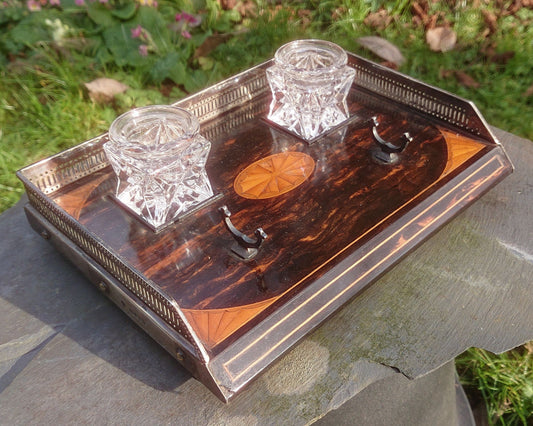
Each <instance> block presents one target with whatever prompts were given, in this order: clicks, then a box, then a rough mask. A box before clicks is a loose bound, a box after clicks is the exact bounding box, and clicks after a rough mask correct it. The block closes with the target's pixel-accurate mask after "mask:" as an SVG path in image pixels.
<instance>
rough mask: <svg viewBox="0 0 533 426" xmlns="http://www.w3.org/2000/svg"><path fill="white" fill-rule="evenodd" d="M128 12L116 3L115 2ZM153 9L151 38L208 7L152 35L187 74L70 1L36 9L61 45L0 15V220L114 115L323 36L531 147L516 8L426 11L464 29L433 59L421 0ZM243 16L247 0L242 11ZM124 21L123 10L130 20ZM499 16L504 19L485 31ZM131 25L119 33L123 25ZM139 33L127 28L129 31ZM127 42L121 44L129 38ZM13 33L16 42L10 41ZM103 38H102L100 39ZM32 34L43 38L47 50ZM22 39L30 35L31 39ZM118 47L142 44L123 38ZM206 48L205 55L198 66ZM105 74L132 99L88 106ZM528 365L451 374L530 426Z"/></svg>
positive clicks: (522, 14)
mask: <svg viewBox="0 0 533 426" xmlns="http://www.w3.org/2000/svg"><path fill="white" fill-rule="evenodd" d="M126 3H127V1H126V0H124V1H122V2H118V0H117V2H115V3H113V2H112V1H111V3H110V4H118V5H120V4H126ZM159 3H160V5H159V13H160V15H161V16H156V15H154V13H153V11H152V10H150V9H148V8H144V9H143V10H145V12H146V16H145V17H144V18H143V20H141V21H139V22H142V24H143V25H144V26H146V28H150V27H149V26H150V25H151V24H153V25H156V23H157V22H160V21H158V19H160V18H161V19H166V21H165V22H167V23H168V26H175V25H176V23H175V20H174V14H175V13H176V12H177V11H180V10H182V9H183V10H187V11H188V12H190V13H196V12H197V10H196V9H195V5H200V7H201V8H203V9H204V10H206V13H205V15H204V20H203V21H202V24H201V26H199V27H194V28H192V27H191V28H188V30H190V32H191V34H192V37H191V39H187V40H185V39H180V38H179V37H178V36H179V34H178V33H176V34H174V33H172V34H169V33H167V32H165V31H163V30H162V29H161V28H162V27H161V25H158V26H157V28H158V30H157V32H154V37H155V36H157V37H159V38H158V39H156V45H155V46H154V49H159V50H158V52H159V53H161V54H163V53H162V52H163V51H165V52H166V54H168V55H174V56H172V58H183V60H182V59H180V61H182V62H180V64H182V65H183V67H185V70H186V72H185V73H184V72H180V70H181V71H183V70H182V69H181V68H169V67H168V61H167V62H165V61H160V62H153V61H156V59H157V58H156V57H155V55H152V56H154V57H153V58H152V62H151V63H150V64H149V65H150V67H149V68H147V66H146V65H145V64H144V62H142V61H138V58H136V56H135V55H133V56H131V57H130V58H129V59H128V61H129V62H128V61H126V60H125V59H124V58H121V57H113V52H114V51H117V49H115V48H116V46H112V47H113V48H109V49H107V48H106V46H105V43H106V40H109V39H111V38H112V37H111V35H113V32H112V30H113V27H112V25H113V23H115V24H116V22H118V21H117V20H116V19H115V18H110V17H109V14H108V15H105V16H104V18H105V19H107V20H106V21H105V22H108V23H109V27H108V28H106V29H102V28H101V26H98V25H96V24H95V22H89V21H87V16H86V15H84V13H83V12H82V11H80V9H76V6H75V4H74V1H73V0H62V4H64V5H65V6H64V7H65V9H64V10H59V9H57V8H48V9H46V11H43V12H36V13H43V14H44V13H45V12H46V14H47V15H46V16H48V17H49V18H50V19H52V18H53V19H55V18H57V19H60V20H62V22H63V21H64V22H66V23H68V28H67V30H66V31H67V33H68V37H67V38H65V39H64V40H63V39H59V40H57V39H53V37H52V36H49V37H48V38H46V34H50V31H48V33H47V27H46V25H45V24H43V23H42V22H40V23H39V20H38V18H39V16H40V15H32V19H33V21H32V25H34V26H35V28H36V31H35V32H32V33H31V37H30V35H27V32H24V31H21V30H20V28H19V29H18V30H16V28H17V25H16V24H17V22H20V21H17V19H19V20H20V16H23V15H24V14H25V15H24V16H29V15H28V12H27V11H26V10H25V6H21V7H18V6H17V7H18V8H17V7H14V8H11V9H10V12H9V14H8V13H7V12H6V10H7V9H6V8H5V7H6V6H5V4H7V5H8V6H9V5H11V6H12V5H16V4H17V2H16V1H15V0H9V1H7V2H5V3H4V6H2V5H0V212H1V211H3V210H5V209H7V208H9V207H10V206H12V205H14V204H15V203H16V202H17V201H18V199H19V198H20V196H21V194H22V192H23V189H22V186H21V184H20V183H19V182H18V180H17V179H16V177H15V174H14V173H15V171H16V170H17V169H19V168H21V167H23V166H25V165H27V164H30V163H32V162H34V161H36V160H39V159H41V158H44V157H47V156H49V155H51V154H55V153H57V152H59V151H61V150H63V149H65V148H68V147H70V146H73V145H76V144H78V143H80V142H81V141H83V140H86V139H88V138H91V137H94V136H96V135H98V134H100V133H102V132H104V131H106V130H107V128H108V127H109V125H110V123H111V122H112V121H113V119H114V118H115V117H116V116H117V115H118V114H120V113H122V112H124V111H126V110H127V109H129V108H131V107H133V106H142V105H147V104H156V103H164V104H166V103H171V102H174V101H176V100H178V99H179V98H180V97H182V96H184V95H186V94H187V92H192V91H195V90H198V89H200V88H201V87H203V86H207V85H210V84H212V83H214V82H216V81H218V80H220V79H222V78H224V77H227V76H230V75H232V74H234V73H236V72H239V71H241V70H243V69H246V68H248V67H250V66H252V65H254V64H256V63H259V62H261V61H263V60H265V59H267V58H270V57H271V56H272V55H273V54H274V52H275V50H276V48H277V47H279V46H280V45H281V44H283V43H284V42H286V41H289V40H291V39H296V38H301V37H316V38H325V39H329V40H331V41H334V42H336V43H338V44H340V45H342V46H343V47H344V48H346V49H348V50H350V51H353V52H354V53H357V54H360V55H362V56H365V57H367V58H369V59H372V60H375V61H378V62H379V61H380V60H381V59H380V58H379V57H377V56H375V55H374V54H373V53H372V52H370V51H368V50H365V49H364V48H362V47H361V46H360V45H359V43H358V42H357V38H359V37H361V36H366V35H377V36H381V37H382V38H384V39H386V40H388V41H390V42H392V43H394V44H395V45H396V46H398V48H399V49H400V50H401V51H402V53H403V55H404V57H405V63H404V64H403V65H402V66H401V67H400V68H399V70H400V71H401V72H403V73H406V74H408V75H411V76H413V77H415V78H418V79H420V80H423V81H425V82H427V83H429V84H432V85H435V86H438V87H441V88H443V89H445V90H448V91H450V92H453V93H456V94H458V95H460V96H462V97H464V98H467V99H470V100H472V101H474V102H475V103H476V105H477V106H478V108H479V109H480V110H481V112H482V113H483V115H484V116H485V118H486V119H487V121H488V122H489V123H491V124H492V125H495V126H497V127H500V128H502V129H504V130H507V131H509V132H512V133H515V134H517V135H519V136H522V137H525V138H528V139H533V120H530V119H527V118H528V117H533V95H532V94H531V93H530V91H528V89H530V87H531V86H532V85H533V77H532V75H531V70H532V69H533V25H532V23H533V10H532V9H531V8H526V7H522V8H518V9H517V10H514V9H513V5H517V4H520V2H517V1H514V2H511V1H505V0H501V1H498V2H488V1H483V0H481V1H479V2H477V3H479V4H480V5H481V8H478V7H473V5H474V4H475V3H476V2H460V1H457V2H455V1H447V2H425V1H418V2H417V4H418V5H422V6H424V7H425V12H424V13H426V15H427V17H429V18H431V19H434V20H435V23H436V24H437V25H448V26H450V27H452V28H453V29H454V31H455V32H456V34H457V37H458V42H457V44H456V46H455V48H454V49H453V50H451V51H449V52H446V53H442V52H433V51H431V50H430V49H429V48H428V46H427V43H426V41H425V32H426V28H427V27H428V23H427V22H426V23H425V24H424V22H420V15H417V13H415V10H414V7H413V6H414V2H412V1H408V0H396V1H383V0H381V1H380V0H365V1H359V2H352V1H348V0H346V1H344V0H322V1H319V0H302V1H298V2H286V3H281V4H279V3H278V4H275V3H272V2H262V1H261V0H257V2H256V3H254V5H255V7H254V8H251V10H249V11H248V12H247V13H243V14H241V16H237V15H236V14H235V13H234V12H235V11H225V10H223V9H222V8H221V7H220V5H219V3H218V2H217V1H215V0H204V1H200V0H198V1H194V2H193V1H192V0H191V1H188V0H181V1H177V2H176V1H167V0H161V1H160V2H159ZM18 4H19V5H23V4H24V3H22V2H18ZM238 5H241V6H243V5H248V6H250V3H247V2H242V1H241V2H238ZM97 6H98V5H95V4H93V6H91V7H93V9H94V10H92V12H91V13H93V14H100V15H98V16H100V17H101V16H102V15H101V14H102V13H108V12H109V10H108V9H105V7H100V6H98V7H97ZM117 7H118V6H117ZM2 8H4V9H2ZM127 11H128V10H127V9H126V8H122V9H121V13H123V14H126V12H127ZM373 13H381V14H382V16H383V17H384V19H385V20H386V21H387V23H386V25H381V26H380V25H377V26H376V25H375V26H372V24H370V23H369V22H368V21H365V19H367V18H368V17H369V16H370V15H371V14H373ZM10 14H11V15H10ZM17 14H18V15H17ZM242 15H243V16H242ZM43 16H44V15H43ZM124 16H125V15H124ZM417 16H418V20H417ZM492 17H495V18H496V20H495V21H491V18H492ZM43 19H44V18H43ZM135 19H136V18H135ZM124 22H125V23H124ZM124 22H122V23H121V25H123V26H124V25H129V22H128V21H127V20H125V21H124ZM137 24H138V22H137V21H136V22H133V21H131V25H132V26H134V25H137ZM378 24H379V22H378ZM39 25H40V26H39ZM65 28H66V27H65ZM128 28H129V27H128ZM126 29H127V28H126ZM128 31H129V30H128ZM128 31H125V32H124V33H125V34H126V35H128V34H129V32H128ZM14 33H15V35H16V37H11V35H13V34H14ZM104 33H105V34H107V35H108V38H106V37H103V36H102V37H100V36H101V35H102V34H104ZM34 34H41V37H43V40H40V39H37V38H35V37H37V36H34ZM115 35H116V34H115ZM26 36H27V37H30V38H28V39H27V40H26V39H24V37H26ZM10 37H11V38H10ZM206 39H207V40H208V41H210V42H212V44H211V46H210V47H209V48H206V45H205V44H202V43H204V42H205V41H206ZM114 40H117V38H116V37H115V38H114ZM122 41H124V42H127V43H130V44H131V43H134V42H138V41H137V40H133V41H132V40H131V39H129V38H128V37H126V39H125V40H122ZM221 41H223V42H222V43H220V42H221ZM62 42H64V43H62ZM157 43H159V44H157ZM127 46H129V47H131V46H130V45H127ZM133 46H134V47H135V48H136V45H133ZM199 46H202V47H201V48H200V49H199ZM124 48H126V47H124ZM172 49H175V50H172ZM202 49H203V50H202ZM119 50H120V49H119ZM199 51H201V55H199V56H200V58H198V56H195V55H194V53H195V52H196V53H198V52H199ZM119 53H120V52H119ZM152 56H150V57H149V58H151V57H152ZM169 57H170V56H169ZM154 70H155V71H154ZM457 71H464V72H466V73H467V74H468V75H469V76H470V77H471V79H472V81H473V82H474V83H475V84H472V81H471V82H470V84H466V83H465V81H462V80H461V79H459V78H457ZM102 76H105V77H109V78H114V79H116V80H119V81H121V82H123V83H125V84H127V85H128V86H129V87H130V89H129V90H128V91H127V92H126V93H124V94H122V95H120V96H117V97H116V98H115V99H114V101H113V102H110V103H96V102H93V101H91V99H89V97H88V95H87V91H86V89H85V88H84V85H83V83H84V82H88V81H91V80H92V79H94V78H97V77H102ZM531 91H533V90H531ZM528 93H529V94H528ZM531 354H532V346H531V343H529V344H526V345H524V346H523V347H521V348H519V349H517V350H514V351H510V352H508V353H505V354H502V355H498V356H496V355H492V354H490V353H488V352H486V351H483V350H479V349H471V350H469V351H467V352H466V353H465V354H463V355H461V356H460V357H459V358H458V360H457V368H458V371H459V373H460V375H461V379H462V381H463V383H464V385H465V387H466V388H467V390H468V393H469V396H470V397H471V398H472V401H473V404H477V402H478V401H483V404H484V405H485V406H486V410H487V413H488V414H487V416H488V419H489V423H490V424H501V425H515V424H524V425H525V424H531V422H533V416H532V415H531V413H532V412H533V385H532V383H533V377H532V374H533V373H532V370H533V360H532V355H531Z"/></svg>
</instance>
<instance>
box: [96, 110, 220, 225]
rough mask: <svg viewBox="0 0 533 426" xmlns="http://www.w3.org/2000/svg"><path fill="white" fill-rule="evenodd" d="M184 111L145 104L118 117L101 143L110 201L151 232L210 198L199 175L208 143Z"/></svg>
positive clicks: (205, 179)
mask: <svg viewBox="0 0 533 426" xmlns="http://www.w3.org/2000/svg"><path fill="white" fill-rule="evenodd" d="M199 127H200V125H199V123H198V120H197V119H196V118H195V117H194V116H193V115H192V114H190V113H189V112H187V111H185V110H184V109H181V108H177V107H172V106H157V105H156V106H148V107H142V108H137V109H134V110H131V111H129V112H127V113H125V114H123V115H121V116H120V117H118V118H117V119H116V120H115V121H114V122H113V123H112V124H111V127H110V128H109V142H107V143H106V144H105V145H104V150H105V152H106V155H107V158H108V159H109V162H110V163H111V166H112V167H113V170H114V171H115V173H116V175H117V178H118V183H117V188H116V197H117V198H118V200H119V201H120V202H122V203H123V204H124V205H125V206H126V207H128V208H129V209H131V210H132V211H133V212H134V213H136V214H138V215H139V216H140V217H141V218H142V219H144V220H145V221H146V222H147V223H148V224H149V225H151V226H152V227H153V228H154V229H156V230H157V229H159V228H161V227H163V226H164V225H166V224H168V223H171V222H172V221H174V220H175V219H176V218H177V217H178V216H179V215H181V214H183V213H186V212H187V211H188V210H190V209H191V208H193V207H195V206H196V205H198V204H199V203H201V202H202V201H205V200H207V199H208V198H210V197H212V196H213V190H212V188H211V184H210V182H209V178H208V177H207V173H206V171H205V164H206V161H207V156H208V155H209V150H210V148H211V143H210V142H209V141H207V140H206V139H205V138H204V137H202V136H201V135H200V134H199V133H198V132H199Z"/></svg>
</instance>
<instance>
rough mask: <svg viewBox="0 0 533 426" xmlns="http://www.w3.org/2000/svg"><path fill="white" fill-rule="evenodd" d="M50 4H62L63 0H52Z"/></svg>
mask: <svg viewBox="0 0 533 426" xmlns="http://www.w3.org/2000/svg"><path fill="white" fill-rule="evenodd" d="M50 6H61V0H50Z"/></svg>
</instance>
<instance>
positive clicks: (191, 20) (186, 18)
mask: <svg viewBox="0 0 533 426" xmlns="http://www.w3.org/2000/svg"><path fill="white" fill-rule="evenodd" d="M175 18H176V21H178V22H179V21H183V22H186V23H187V24H189V25H190V26H191V27H195V26H196V25H198V24H199V23H200V18H197V17H196V16H194V15H191V14H190V13H187V12H181V13H176V17H175Z"/></svg>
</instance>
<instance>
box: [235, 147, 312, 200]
mask: <svg viewBox="0 0 533 426" xmlns="http://www.w3.org/2000/svg"><path fill="white" fill-rule="evenodd" d="M314 169H315V161H314V160H313V159H312V158H311V157H310V156H309V155H307V154H304V153H303V152H281V153H279V154H274V155H269V156H268V157H265V158H262V159H260V160H258V161H256V162H255V163H252V164H250V165H249V166H248V167H246V168H245V169H244V170H243V171H241V172H240V173H239V175H238V176H237V178H236V179H235V182H234V185H233V186H234V188H235V192H237V194H239V195H240V196H241V197H244V198H249V199H252V200H261V199H265V198H272V197H277V196H278V195H281V194H285V193H287V192H289V191H291V190H293V189H294V188H296V187H297V186H299V185H301V184H302V183H303V182H305V181H306V180H307V178H308V177H309V176H311V174H312V173H313V170H314Z"/></svg>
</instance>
